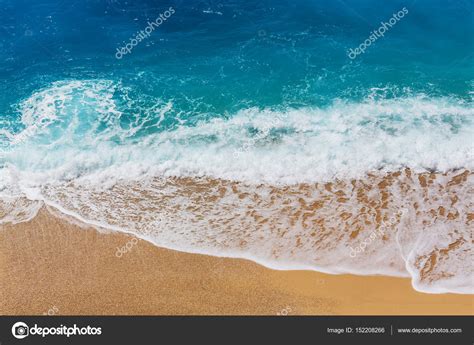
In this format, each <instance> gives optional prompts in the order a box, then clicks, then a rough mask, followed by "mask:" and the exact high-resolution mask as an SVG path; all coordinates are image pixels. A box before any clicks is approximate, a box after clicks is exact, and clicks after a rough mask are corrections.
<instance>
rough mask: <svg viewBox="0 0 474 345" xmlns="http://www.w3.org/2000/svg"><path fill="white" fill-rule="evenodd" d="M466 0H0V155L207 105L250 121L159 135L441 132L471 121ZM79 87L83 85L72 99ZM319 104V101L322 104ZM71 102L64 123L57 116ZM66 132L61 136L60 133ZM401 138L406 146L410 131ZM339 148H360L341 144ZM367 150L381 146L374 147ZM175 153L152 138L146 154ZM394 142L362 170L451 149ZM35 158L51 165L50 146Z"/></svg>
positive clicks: (223, 115) (137, 128) (122, 137)
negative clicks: (421, 151)
mask: <svg viewBox="0 0 474 345" xmlns="http://www.w3.org/2000/svg"><path fill="white" fill-rule="evenodd" d="M473 6H474V5H473V3H472V2H471V1H463V0H459V1H450V2H445V1H437V0H435V1H433V0H429V1H428V0H407V1H398V0H393V1H385V2H383V3H381V2H380V1H375V0H356V1H339V0H337V1H334V0H331V1H322V0H318V1H317V0H306V1H303V0H298V1H288V0H286V1H283V0H271V1H266V0H264V1H253V0H251V1H242V0H241V1H182V0H176V1H125V0H93V1H92V0H88V1H65V0H56V1H52V0H35V1H31V0H30V1H23V0H0V15H1V18H2V20H1V26H0V47H1V50H0V61H1V63H0V81H1V82H0V140H1V144H2V145H1V146H2V147H9V148H8V149H7V152H8V154H9V157H6V158H2V157H0V159H2V160H3V164H5V163H10V164H14V165H19V166H21V167H22V168H27V167H28V166H30V168H31V167H32V166H33V164H32V163H31V161H30V162H27V161H28V160H25V159H24V160H23V161H22V162H23V163H22V164H20V163H19V162H18V161H15V159H16V158H12V157H18V156H19V155H20V156H21V152H24V151H25V150H27V148H28V147H29V146H28V145H27V144H28V143H29V145H34V146H35V147H38V146H37V145H39V144H41V145H46V146H45V147H47V149H48V150H50V151H51V150H57V151H58V152H60V151H62V150H65V149H66V148H68V147H70V146H76V149H78V150H79V149H81V147H82V145H85V146H86V147H83V148H84V149H86V148H87V145H86V144H88V141H87V140H84V137H87V135H85V134H84V133H88V135H94V136H96V137H101V138H102V141H101V142H106V143H108V144H114V143H115V144H121V143H124V141H125V142H128V141H135V142H139V141H141V140H143V138H149V137H150V136H153V135H156V134H158V133H162V132H168V133H172V132H173V131H175V130H177V129H179V128H181V129H182V128H183V127H189V126H191V127H193V126H196V125H198V124H202V123H205V122H209V121H210V120H211V119H222V120H224V121H227V120H230V119H232V118H234V117H235V116H236V114H239V112H242V111H248V110H249V109H252V110H251V111H250V115H248V114H247V115H248V116H247V118H248V117H250V118H251V119H250V120H249V121H250V122H249V123H246V124H243V125H241V126H240V127H239V126H237V127H239V128H237V129H236V130H234V128H233V127H232V126H230V125H228V127H229V126H230V127H229V128H227V127H226V128H227V129H226V131H229V133H227V134H224V136H223V137H219V135H222V133H223V132H222V130H221V131H220V132H219V133H218V131H219V130H218V129H217V128H215V129H214V132H212V131H211V132H212V133H211V132H209V131H208V132H206V133H200V132H199V133H198V132H196V133H195V134H193V135H189V134H185V135H184V137H183V136H180V135H176V136H175V137H174V139H173V140H175V141H174V143H175V144H176V145H178V146H179V145H181V146H180V147H184V146H185V145H186V144H189V146H190V147H199V145H197V144H196V143H198V144H199V143H201V144H203V145H204V144H206V143H214V144H216V145H217V146H216V148H215V150H217V151H218V152H220V151H219V150H221V149H223V148H226V147H227V148H228V147H229V146H232V145H233V146H234V148H233V150H234V151H235V150H236V147H237V150H239V149H238V147H241V146H242V145H243V143H242V142H241V141H242V140H241V137H242V135H241V133H240V132H242V131H243V132H242V133H244V134H243V135H244V136H246V137H247V138H250V139H251V137H252V136H256V135H258V134H259V133H260V134H261V135H260V136H259V137H257V139H256V140H253V139H252V140H253V141H259V142H260V144H261V145H260V146H258V145H253V146H258V147H260V148H262V147H266V148H267V149H268V150H270V151H272V152H275V150H274V149H275V147H274V146H271V145H276V144H278V143H280V148H281V147H284V146H285V145H287V144H288V143H287V142H285V140H287V139H288V140H293V139H294V138H296V137H297V136H298V135H304V136H305V139H304V140H303V141H304V144H305V145H307V144H308V142H309V141H311V140H312V139H313V138H319V141H318V142H317V144H318V145H323V146H324V143H325V142H328V140H327V139H324V138H323V137H322V136H320V133H322V132H323V133H324V132H325V131H326V132H330V133H333V134H334V132H335V131H336V132H337V131H339V132H338V134H341V133H342V134H344V135H346V137H347V138H348V140H349V141H350V140H351V138H355V136H354V133H355V132H354V128H363V127H365V128H367V133H366V134H370V133H369V132H370V131H372V129H371V128H375V129H376V130H379V131H380V133H379V134H377V133H375V132H374V133H373V134H371V135H373V136H374V138H375V140H381V141H383V142H384V143H385V141H386V139H382V135H386V134H388V135H390V136H392V137H397V138H404V136H408V135H411V136H412V137H414V136H415V134H413V133H411V134H410V133H408V132H409V131H410V128H414V127H417V128H418V132H417V134H416V136H418V137H420V136H422V135H424V134H425V133H427V131H428V132H430V133H431V132H432V130H430V129H429V128H431V127H430V126H434V127H433V128H436V129H437V130H438V131H439V133H437V135H438V136H437V137H436V135H433V143H434V142H436V141H437V140H439V139H440V138H444V137H446V138H447V139H452V138H453V137H452V136H451V134H456V133H458V132H459V131H461V132H462V131H463V130H467V131H471V130H472V121H471V120H472V116H465V115H466V112H467V115H471V114H470V113H469V111H468V108H469V107H470V106H471V103H470V102H471V101H472V99H471V98H472V92H473V80H474V78H473V75H474V69H473V48H474V46H473V39H472V37H474V25H473ZM169 8H173V12H174V13H173V14H172V15H171V16H169V18H167V19H166V20H165V21H164V22H162V23H161V25H160V26H159V27H158V28H156V30H154V31H153V32H152V33H151V34H150V36H149V37H148V38H145V39H143V40H142V41H141V42H139V44H138V45H136V46H135V47H134V48H133V50H132V51H131V52H130V53H128V54H126V55H124V56H122V58H121V59H118V58H117V57H116V52H117V49H120V48H121V47H123V46H125V45H126V44H127V43H128V42H129V41H130V39H132V38H134V37H135V36H136V34H137V32H140V30H144V29H145V28H146V27H147V25H149V24H148V23H149V22H150V21H153V20H155V19H156V18H158V17H159V15H160V14H162V13H164V12H165V11H167V10H169ZM404 8H405V9H406V12H407V14H406V15H405V16H404V17H403V18H401V19H400V20H399V21H397V22H396V24H395V25H393V26H392V27H391V28H390V29H389V30H388V31H387V32H385V34H384V36H383V37H380V38H378V39H377V40H376V41H375V42H373V43H372V44H371V45H370V46H369V47H368V48H367V49H366V51H365V53H364V54H360V55H359V56H357V57H356V58H355V59H351V58H349V57H348V51H349V50H350V49H354V48H356V47H358V46H359V45H360V44H361V43H362V42H364V41H365V40H366V39H368V37H369V36H370V35H371V32H372V31H373V30H377V29H378V28H379V27H380V26H381V22H388V21H389V19H390V18H391V17H392V16H393V14H395V13H397V12H399V11H401V10H402V9H404ZM84 81H85V84H81V85H79V86H78V85H76V84H74V83H75V82H84ZM58 83H59V84H58ZM71 83H72V84H71ZM74 85H75V86H74ZM88 89H89V91H90V90H93V89H94V90H95V91H94V92H93V93H94V94H93V95H89V96H90V98H91V99H90V100H89V101H85V100H84V99H83V96H84V95H85V94H87V92H88ZM45 90H46V91H45ZM42 91H43V93H41V92H42ZM38 93H39V94H38ZM35 95H36V96H35ZM89 96H88V97H89ZM64 97H66V98H65V99H62V98H64ZM68 97H70V98H68ZM420 99H423V100H424V101H423V102H424V103H423V104H421V103H419V100H420ZM108 100H111V102H112V103H110V104H108V103H107V101H108ZM390 100H394V103H393V104H392V103H390V104H385V103H383V104H378V103H374V104H372V108H370V109H369V108H367V109H365V108H364V109H362V110H360V111H359V112H358V113H357V114H355V115H351V111H352V109H354V108H353V106H351V105H350V104H353V105H358V104H359V105H360V104H365V103H367V102H369V101H373V102H389V101H390ZM62 102H63V103H64V104H63V103H62ZM338 102H343V103H344V102H346V103H347V104H349V105H347V104H346V105H345V106H339V105H337V104H339V103H338ZM335 104H336V105H335ZM328 107H329V108H331V107H332V108H331V109H332V110H329V111H327V112H326V113H325V112H324V109H327V108H328ZM406 107H408V108H409V109H407V110H406V111H405V110H403V111H401V110H400V109H402V108H406ZM450 107H451V108H450ZM356 108H357V106H356ZM28 109H29V110H28ZM301 109H305V110H304V113H305V114H306V115H308V119H307V120H306V123H307V125H308V126H307V128H302V127H301V126H299V127H298V126H297V125H296V122H295V121H298V120H297V119H298V118H301V116H300V115H294V114H293V115H291V114H290V115H285V116H286V117H285V120H283V121H287V122H288V123H287V126H276V127H275V128H270V129H269V130H268V131H267V130H266V129H262V125H261V124H260V125H259V124H258V123H252V121H253V119H252V117H255V118H257V117H262V116H263V115H262V114H261V112H262V111H263V112H265V111H271V112H273V113H272V114H273V115H268V114H267V115H266V119H267V120H268V118H270V119H271V117H272V116H276V115H277V114H285V113H288V112H289V111H290V112H291V111H293V110H294V111H298V110H301ZM308 109H317V110H321V109H323V111H322V113H321V112H320V113H318V111H314V112H313V111H311V110H308ZM432 109H436V110H435V111H432ZM461 113H463V114H464V115H463V114H461ZM28 114H29V115H28ZM328 114H333V116H335V117H337V116H339V117H340V118H341V119H343V120H341V121H342V122H343V123H344V124H345V127H344V128H343V129H339V128H338V127H337V126H336V125H334V123H332V124H331V120H330V118H331V116H330V115H328ZM427 114H428V115H427ZM433 115H434V116H433ZM74 116H77V119H76V120H77V121H76V122H78V123H79V124H77V125H76V124H75V125H74V126H72V124H73V123H75V122H74V121H73V119H74ZM288 116H289V117H291V119H290V118H289V117H288ZM351 116H353V118H352V120H351ZM404 116H405V117H406V118H404ZM427 116H431V117H430V118H428V117H427ZM263 117H265V116H263ZM267 120H266V122H268V121H267ZM350 121H353V122H354V123H353V124H348V123H349V122H350ZM270 122H272V120H270ZM313 122H314V123H313ZM229 123H230V122H229ZM443 126H446V128H443ZM111 127H114V129H113V130H111ZM28 128H29V130H28V131H27V129H28ZM72 128H74V130H72ZM22 132H23V134H21V133H22ZM108 132H111V133H108ZM112 132H113V133H112ZM237 132H239V133H237ZM267 132H268V133H267ZM71 133H73V135H72V136H71ZM104 133H108V135H103V134H104ZM236 133H237V134H236ZM262 133H263V134H262ZM295 133H296V134H295ZM463 134H466V133H463ZM18 135H20V136H19V137H18ZM68 135H69V137H68V140H67V141H68V145H69V146H67V145H65V140H63V139H64V138H66V136H68ZM295 135H296V136H295ZM262 136H263V137H264V138H263V139H262ZM318 136H319V137H318ZM435 137H436V139H435ZM61 138H62V139H61ZM60 139H61V140H60ZM294 140H296V141H297V140H299V139H298V138H296V139H294ZM294 140H293V141H292V142H293V143H294ZM397 140H398V139H397ZM456 140H459V138H457V139H456ZM412 141H413V140H412ZM12 142H13V143H15V145H16V146H15V147H14V148H12V147H11V145H12ZM19 142H21V143H22V144H23V145H26V147H22V146H21V145H19V144H18V143H19ZM53 142H54V143H55V144H54V145H53V146H51V145H52V143H53ZM328 143H329V144H330V143H331V142H330V141H329V142H328ZM448 143H449V140H448ZM332 144H333V145H338V144H336V143H335V142H334V143H332ZM402 144H403V145H406V147H410V145H412V144H413V142H409V141H407V140H402ZM90 145H92V146H91V147H89V148H93V147H94V145H96V143H95V142H94V143H92V144H90ZM196 145H197V146H196ZM219 145H220V146H219ZM345 145H352V144H351V143H350V142H347V143H346V144H345ZM354 145H355V144H354ZM384 145H385V144H384ZM397 145H399V144H397ZM158 146H159V145H158ZM287 146H288V145H287ZM342 146H344V145H342ZM399 146H400V145H399ZM425 146H427V147H428V146H429V144H426V145H425ZM353 148H354V150H356V151H358V152H361V149H360V148H357V145H355V146H353ZM453 148H454V146H453ZM463 149H464V150H468V147H467V146H466V147H464V148H463ZM154 150H155V151H154V152H158V154H162V153H163V151H162V150H161V149H157V148H155V149H154ZM246 150H247V149H246ZM377 150H379V151H380V150H385V151H386V152H391V149H390V148H387V147H385V148H378V149H377ZM171 151H173V152H177V151H176V150H171ZM247 151H248V150H247ZM12 152H13V153H12ZM425 153H426V152H425ZM202 154H203V153H202V152H201V153H196V152H195V153H193V155H202ZM207 154H209V155H212V154H213V152H207ZM308 154H309V155H312V153H308ZM345 154H347V153H345ZM427 154H429V155H432V154H436V152H431V151H430V152H429V153H427ZM444 154H445V155H449V153H444ZM38 155H40V156H41V154H38ZM183 156H185V155H184V154H180V155H177V154H176V155H175V156H173V155H170V154H169V153H166V154H163V156H162V157H161V158H160V159H159V160H158V162H160V163H163V162H164V161H167V160H171V161H177V160H180V159H182V158H183ZM369 156H370V154H369ZM398 156H399V154H398V153H397V154H393V155H392V156H390V157H386V156H384V157H379V158H377V159H374V161H371V162H370V163H367V164H366V169H367V170H370V169H373V168H376V167H380V166H383V165H384V164H392V165H397V164H395V163H396V162H395V161H397V159H398V160H399V163H400V164H401V165H407V164H408V163H409V162H410V160H411V161H412V162H413V165H414V166H423V167H427V168H432V169H437V168H440V166H442V167H444V168H447V167H449V166H454V165H456V166H457V165H460V164H461V162H460V159H456V161H455V162H454V161H449V160H447V158H446V159H444V158H443V157H441V159H440V160H439V161H436V162H435V161H434V160H433V159H431V160H427V159H425V158H423V157H418V158H419V159H418V158H416V157H415V158H414V157H405V158H404V159H399V158H400V157H398ZM313 158H314V157H313ZM28 159H31V157H30V158H28ZM320 159H323V160H324V161H325V162H327V161H328V160H330V159H336V160H337V159H339V160H340V161H341V162H343V161H344V162H346V163H347V159H346V158H345V157H337V155H336V156H334V155H333V154H328V155H327V156H325V158H321V157H320V158H317V159H316V163H318V164H321V162H320ZM443 159H444V161H443ZM443 162H444V163H443ZM50 163H51V162H50ZM349 163H350V162H349ZM349 163H347V164H349ZM442 163H443V164H444V165H443V164H442ZM51 164H52V166H53V167H54V168H58V166H57V162H56V161H54V164H53V163H51ZM216 164H217V163H216ZM38 165H40V163H39V162H38ZM461 165H462V164H461ZM47 166H50V165H47ZM283 168H284V167H283V166H282V169H283ZM193 169H194V168H191V167H186V168H185V169H181V170H185V171H191V170H193ZM196 169H197V168H196ZM337 169H339V168H334V169H332V170H331V174H333V175H334V174H335V173H336V172H337ZM198 170H200V171H201V172H202V169H201V168H199V169H198ZM211 170H212V169H211Z"/></svg>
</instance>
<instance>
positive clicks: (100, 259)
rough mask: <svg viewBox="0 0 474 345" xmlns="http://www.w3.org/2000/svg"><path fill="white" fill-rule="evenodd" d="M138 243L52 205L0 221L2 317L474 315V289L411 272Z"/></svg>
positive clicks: (124, 235)
mask: <svg viewBox="0 0 474 345" xmlns="http://www.w3.org/2000/svg"><path fill="white" fill-rule="evenodd" d="M133 239H134V237H131V236H129V235H127V234H121V233H115V232H101V231H98V230H96V229H93V228H90V227H85V226H79V225H78V224H71V223H70V222H68V221H66V220H65V219H61V218H58V217H57V216H53V215H52V214H50V213H49V212H48V211H47V210H46V209H44V208H43V209H42V210H40V212H39V213H38V215H37V216H36V217H35V218H34V219H32V220H30V221H28V222H24V223H19V224H15V225H4V226H2V227H0V314H1V315H25V314H27V315H43V314H45V313H46V314H49V311H50V310H53V311H54V313H55V314H57V315H342V314H343V315H473V314H474V295H461V294H426V293H420V292H417V291H415V290H414V289H413V288H412V285H411V281H410V279H409V278H396V277H387V276H355V275H348V274H343V275H329V274H324V273H319V272H316V271H280V270H272V269H269V268H266V267H264V266H261V265H259V264H257V263H254V262H252V261H249V260H246V259H231V258H220V257H212V256H207V255H202V254H189V253H183V252H178V251H173V250H169V249H163V248H159V247H156V246H155V245H153V244H151V243H148V242H146V241H141V240H136V241H133ZM130 242H132V244H130ZM135 242H136V243H135ZM117 248H126V250H125V251H124V252H123V253H122V256H120V257H118V256H117V255H116V253H117Z"/></svg>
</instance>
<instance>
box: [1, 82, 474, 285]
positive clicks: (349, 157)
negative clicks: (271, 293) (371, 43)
mask: <svg viewBox="0 0 474 345" xmlns="http://www.w3.org/2000/svg"><path fill="white" fill-rule="evenodd" d="M135 105H136V103H135V102H134V101H133V100H130V93H129V92H128V90H127V89H126V88H124V87H123V86H122V85H121V84H120V83H114V82H112V81H107V80H95V81H90V80H89V81H87V80H86V81H64V82H57V83H54V84H52V85H51V86H50V87H48V88H45V89H42V90H39V91H38V92H36V93H34V94H33V95H32V96H30V97H29V98H27V99H25V100H23V101H22V102H20V103H19V104H18V105H17V109H18V112H19V114H20V120H21V123H15V125H12V126H10V127H8V128H6V127H5V128H3V131H2V133H3V136H2V138H5V139H4V141H5V143H4V145H2V146H1V147H2V149H1V151H0V199H1V200H2V201H1V203H0V224H1V223H4V222H19V221H27V220H29V219H31V218H32V217H34V215H35V214H36V212H37V211H38V209H39V208H40V207H42V205H44V204H46V205H48V206H51V207H54V208H56V209H58V210H60V211H61V212H63V213H65V214H69V215H72V216H74V217H76V218H77V219H79V220H81V221H84V222H87V223H89V224H92V225H94V226H102V227H106V228H110V229H114V230H119V231H127V232H132V233H134V234H136V235H137V236H140V237H142V238H145V239H148V240H149V241H151V242H153V243H155V244H157V245H160V246H163V247H167V248H172V249H177V250H183V251H188V252H196V253H206V254H212V255H218V256H231V257H243V258H248V259H251V260H254V261H257V262H260V263H262V264H264V265H266V266H269V267H272V268H276V269H315V270H319V271H323V272H329V273H355V274H387V275H396V276H411V277H412V281H413V285H414V287H415V288H416V289H417V290H420V291H424V292H436V293H440V292H458V293H473V292H474V291H473V286H472V278H473V270H472V267H470V265H468V264H467V263H469V262H472V261H471V259H472V221H473V215H472V213H470V211H469V210H470V209H472V194H473V189H474V188H473V174H472V173H471V171H473V170H474V164H473V163H474V160H473V155H472V153H473V147H472V139H471V137H472V133H473V124H472V118H473V117H472V116H473V115H474V109H472V107H471V106H470V104H469V103H468V102H466V101H463V100H460V99H457V98H452V97H444V98H443V97H437V98H429V97H427V96H424V95H418V96H410V97H404V98H393V99H387V98H375V99H374V98H367V99H364V100H361V101H358V102H355V101H352V102H349V101H343V100H335V101H334V102H333V104H331V105H330V106H327V107H324V108H314V107H313V108H310V107H306V108H298V109H294V108H283V109H259V108H248V109H242V110H240V111H237V112H236V113H233V114H222V116H220V117H210V118H209V119H208V120H206V121H198V122H193V121H191V122H189V123H188V122H185V121H184V122H183V121H182V120H183V119H184V118H186V117H185V116H184V115H183V114H181V112H180V111H179V109H176V108H177V107H178V105H176V104H174V103H173V102H172V101H169V102H160V103H159V104H158V105H157V104H152V105H150V107H148V108H146V109H144V108H143V107H140V108H136V107H135ZM176 114H180V117H179V120H181V122H180V121H178V122H180V123H181V125H179V126H174V127H166V126H164V123H166V122H167V121H168V118H169V117H171V116H173V117H176ZM175 120H176V118H175ZM164 127H166V128H164ZM2 140H3V139H2ZM400 212H402V213H400Z"/></svg>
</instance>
